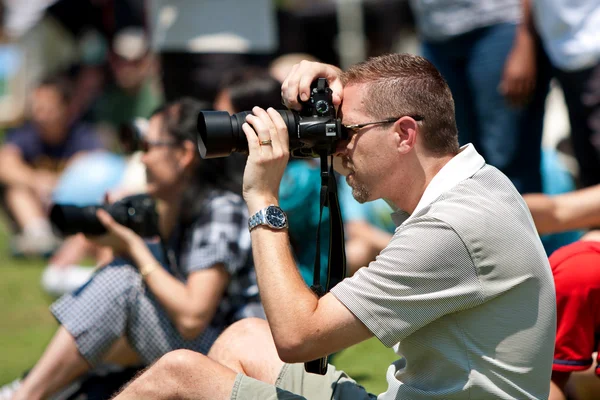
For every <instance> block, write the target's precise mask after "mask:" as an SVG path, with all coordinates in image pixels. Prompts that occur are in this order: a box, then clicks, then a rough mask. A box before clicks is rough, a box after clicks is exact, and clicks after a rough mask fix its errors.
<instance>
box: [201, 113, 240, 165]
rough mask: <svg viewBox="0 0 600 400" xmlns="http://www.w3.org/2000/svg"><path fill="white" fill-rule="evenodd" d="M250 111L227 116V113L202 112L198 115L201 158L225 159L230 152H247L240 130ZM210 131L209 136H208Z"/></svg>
mask: <svg viewBox="0 0 600 400" xmlns="http://www.w3.org/2000/svg"><path fill="white" fill-rule="evenodd" d="M248 114H251V112H250V111H244V112H241V113H238V114H234V115H231V116H230V115H229V113H228V112H227V111H202V112H200V113H199V114H198V126H197V127H198V134H199V135H200V137H199V138H198V149H199V150H200V156H201V157H202V158H213V157H227V156H228V155H230V154H231V153H232V152H234V151H235V152H240V153H244V152H248V142H247V141H246V136H245V135H244V131H243V130H242V125H243V124H244V122H246V115H248ZM208 131H210V135H209V134H208Z"/></svg>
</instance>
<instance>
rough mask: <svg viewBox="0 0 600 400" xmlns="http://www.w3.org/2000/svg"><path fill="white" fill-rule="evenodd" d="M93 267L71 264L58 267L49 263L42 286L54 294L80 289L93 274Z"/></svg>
mask: <svg viewBox="0 0 600 400" xmlns="http://www.w3.org/2000/svg"><path fill="white" fill-rule="evenodd" d="M93 273H94V268H93V267H80V266H78V265H70V266H68V267H57V266H55V265H48V266H47V267H46V269H45V270H44V273H43V274H42V282H41V283H42V288H43V289H44V290H45V291H46V292H47V293H48V294H51V295H53V296H62V295H63V294H66V293H70V292H72V291H73V290H76V289H79V287H81V286H82V285H83V284H85V283H86V282H87V281H88V280H89V279H90V277H91V276H92V274H93Z"/></svg>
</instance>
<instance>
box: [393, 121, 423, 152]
mask: <svg viewBox="0 0 600 400" xmlns="http://www.w3.org/2000/svg"><path fill="white" fill-rule="evenodd" d="M394 130H395V132H396V135H397V144H398V151H399V152H400V153H402V154H406V153H408V152H409V151H411V150H412V148H413V147H415V145H416V144H417V134H418V125H417V121H415V120H414V119H412V118H410V117H402V118H400V119H399V120H398V121H396V122H395V123H394Z"/></svg>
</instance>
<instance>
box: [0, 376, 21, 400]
mask: <svg viewBox="0 0 600 400" xmlns="http://www.w3.org/2000/svg"><path fill="white" fill-rule="evenodd" d="M20 387H21V380H20V379H15V380H14V381H12V382H11V383H7V384H6V385H4V386H0V400H11V399H12V398H13V396H14V395H15V393H17V390H19V388H20Z"/></svg>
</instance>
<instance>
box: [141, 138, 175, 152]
mask: <svg viewBox="0 0 600 400" xmlns="http://www.w3.org/2000/svg"><path fill="white" fill-rule="evenodd" d="M159 146H163V147H174V146H177V142H176V141H174V140H148V139H143V140H142V141H141V142H140V150H141V151H143V152H144V153H147V152H148V151H149V150H150V149H151V148H152V147H159Z"/></svg>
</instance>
